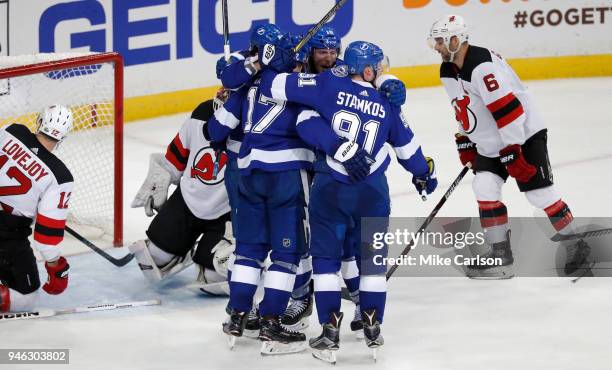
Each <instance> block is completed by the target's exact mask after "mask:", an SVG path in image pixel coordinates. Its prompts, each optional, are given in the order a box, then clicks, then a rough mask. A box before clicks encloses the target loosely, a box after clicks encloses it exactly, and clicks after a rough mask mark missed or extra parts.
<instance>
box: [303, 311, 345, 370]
mask: <svg viewBox="0 0 612 370" xmlns="http://www.w3.org/2000/svg"><path fill="white" fill-rule="evenodd" d="M343 317H344V314H343V313H342V312H332V313H331V321H330V322H328V323H325V324H323V331H322V332H321V335H319V336H318V337H316V338H311V339H310V341H309V345H310V348H312V350H313V351H312V356H313V357H314V358H317V359H319V360H321V361H324V362H328V363H330V364H333V365H335V364H336V351H338V349H340V324H341V323H342V318H343Z"/></svg>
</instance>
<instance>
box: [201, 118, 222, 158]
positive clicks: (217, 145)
mask: <svg viewBox="0 0 612 370" xmlns="http://www.w3.org/2000/svg"><path fill="white" fill-rule="evenodd" d="M202 133H203V134H204V139H206V140H208V142H209V143H210V147H211V148H213V150H214V151H215V152H224V151H225V150H226V149H227V140H223V141H212V139H211V137H210V134H209V133H208V122H204V125H203V126H202Z"/></svg>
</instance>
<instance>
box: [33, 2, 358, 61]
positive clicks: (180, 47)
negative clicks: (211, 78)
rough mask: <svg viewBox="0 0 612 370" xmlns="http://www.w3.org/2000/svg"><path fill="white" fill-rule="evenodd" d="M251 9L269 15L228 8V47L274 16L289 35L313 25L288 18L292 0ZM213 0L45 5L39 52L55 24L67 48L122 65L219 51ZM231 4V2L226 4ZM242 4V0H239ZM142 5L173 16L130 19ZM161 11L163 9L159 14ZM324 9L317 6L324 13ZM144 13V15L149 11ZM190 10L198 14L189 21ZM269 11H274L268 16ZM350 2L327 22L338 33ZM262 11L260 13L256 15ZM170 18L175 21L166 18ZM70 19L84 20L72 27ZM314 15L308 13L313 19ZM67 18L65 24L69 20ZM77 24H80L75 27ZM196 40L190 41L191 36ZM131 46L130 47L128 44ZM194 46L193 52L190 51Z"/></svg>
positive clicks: (244, 42)
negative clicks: (119, 58) (116, 57)
mask: <svg viewBox="0 0 612 370" xmlns="http://www.w3.org/2000/svg"><path fill="white" fill-rule="evenodd" d="M250 2H251V5H252V7H253V9H254V10H259V9H262V7H263V8H264V9H265V8H266V6H267V7H268V8H271V9H270V11H269V12H268V13H270V17H269V18H268V19H252V18H250V17H251V15H250V14H253V13H255V12H254V11H253V12H251V11H249V9H245V7H244V6H243V7H241V8H240V9H232V7H231V4H230V8H229V19H230V39H231V42H232V44H231V46H232V49H233V50H243V49H246V48H248V46H249V36H250V33H251V29H252V28H253V27H255V26H256V25H258V24H263V23H268V22H270V20H274V22H275V23H276V25H278V26H279V27H280V28H281V29H282V30H283V31H285V32H290V33H293V34H304V33H306V32H307V31H308V29H309V28H310V27H311V26H312V24H306V25H302V24H297V23H296V22H295V21H294V20H293V5H294V3H296V4H297V3H298V2H297V0H275V1H273V0H250ZM217 3H218V1H217V0H174V1H171V0H139V1H125V0H101V1H96V0H82V1H71V2H64V3H60V4H54V5H51V6H50V7H48V8H47V9H45V10H44V11H43V12H42V14H41V15H40V20H39V22H38V23H36V22H34V24H38V25H39V29H38V39H39V49H40V50H39V51H40V52H46V53H48V52H54V51H55V46H56V32H55V31H56V29H57V28H58V27H59V25H60V24H63V23H64V22H66V24H63V25H62V31H64V32H65V31H66V30H68V34H67V35H66V34H65V33H64V32H61V33H59V32H58V33H57V34H60V35H61V37H66V38H67V39H68V40H69V45H70V48H83V47H88V48H89V49H90V50H91V51H95V52H104V51H108V50H113V51H116V52H119V53H121V54H122V55H123V58H124V62H125V65H126V66H130V65H138V64H145V63H155V62H161V61H166V60H170V59H172V58H175V59H185V58H192V57H193V56H194V53H195V52H197V48H201V49H202V50H204V51H205V52H207V53H211V54H221V53H223V34H222V33H219V31H217V30H221V29H222V27H221V24H218V25H217V24H216V20H217V19H221V18H222V17H221V16H220V15H219V16H218V17H217V12H220V11H221V7H220V6H219V7H217V6H216V5H217ZM230 3H231V2H230ZM241 4H242V3H241ZM143 8H156V9H151V11H155V12H156V13H157V14H169V13H171V12H172V13H174V14H173V16H165V15H164V16H159V17H152V16H150V17H149V18H143V17H142V16H141V17H139V18H138V19H135V18H136V17H135V16H134V13H135V12H136V9H138V14H147V12H146V10H147V9H143ZM162 10H163V12H162ZM326 11H327V9H320V14H321V16H323V14H325V12H326ZM150 13H151V12H149V13H148V14H150ZM194 13H195V15H197V17H196V19H195V20H194ZM272 13H273V14H272ZM353 13H354V5H353V1H352V0H349V1H348V2H347V3H346V4H345V5H344V7H342V9H340V10H339V11H338V13H337V14H336V15H335V16H334V18H333V20H332V21H331V22H329V23H328V24H329V25H330V26H332V27H334V28H335V29H336V33H337V34H338V36H339V37H344V36H346V34H348V32H349V30H350V29H351V27H352V24H353ZM259 14H261V13H259ZM169 19H174V21H169ZM74 20H86V21H87V22H86V24H88V25H87V26H83V24H84V23H85V22H79V23H78V24H79V26H76V25H75V24H77V23H75V22H70V21H74ZM318 20H319V19H318V16H313V22H317V21H318ZM68 22H70V23H68ZM234 24H239V25H241V29H240V31H238V32H236V31H233V32H232V28H233V27H232V25H234ZM77 27H82V28H80V29H77ZM135 37H138V39H139V40H140V39H141V38H144V39H146V40H147V42H146V44H147V45H150V46H146V47H135V46H133V44H134V43H135V41H134V40H132V41H130V40H131V39H132V38H135ZM194 39H195V40H194ZM130 44H131V46H130ZM194 48H195V49H196V50H194ZM63 51H65V50H63Z"/></svg>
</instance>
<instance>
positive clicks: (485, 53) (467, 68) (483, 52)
mask: <svg viewBox="0 0 612 370" xmlns="http://www.w3.org/2000/svg"><path fill="white" fill-rule="evenodd" d="M492 61H493V58H491V52H490V51H489V49H485V48H481V47H479V46H474V45H470V47H469V48H468V51H467V54H466V55H465V60H464V61H463V68H461V72H459V73H460V75H461V79H462V80H464V81H467V82H471V80H472V73H473V72H474V69H476V68H477V67H478V66H480V65H481V64H483V63H487V62H489V63H490V62H492Z"/></svg>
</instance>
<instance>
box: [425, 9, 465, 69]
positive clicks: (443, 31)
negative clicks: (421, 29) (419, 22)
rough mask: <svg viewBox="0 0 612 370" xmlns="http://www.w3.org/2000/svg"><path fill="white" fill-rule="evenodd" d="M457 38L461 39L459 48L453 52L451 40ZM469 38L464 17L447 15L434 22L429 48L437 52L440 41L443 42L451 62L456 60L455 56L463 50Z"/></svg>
mask: <svg viewBox="0 0 612 370" xmlns="http://www.w3.org/2000/svg"><path fill="white" fill-rule="evenodd" d="M453 36H456V37H457V38H458V39H459V46H457V49H456V50H452V49H451V46H450V42H451V39H452V38H453ZM468 38H469V35H468V29H467V25H466V24H465V21H464V20H463V17H461V16H459V15H445V16H444V17H442V18H440V19H438V20H437V21H435V22H434V24H433V25H432V26H431V29H430V30H429V37H428V38H427V43H428V44H429V47H430V48H432V49H434V50H435V47H436V44H437V42H438V40H440V39H441V40H442V42H443V43H444V46H446V49H447V50H448V52H449V53H450V62H452V61H453V60H454V59H455V54H456V53H457V52H458V51H459V49H460V48H461V45H462V44H463V43H464V42H466V41H467V40H468Z"/></svg>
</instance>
